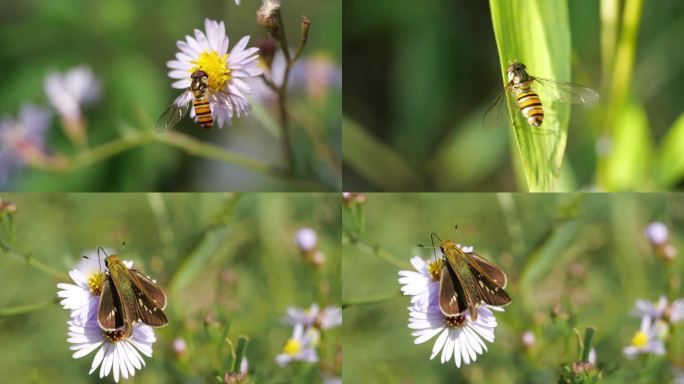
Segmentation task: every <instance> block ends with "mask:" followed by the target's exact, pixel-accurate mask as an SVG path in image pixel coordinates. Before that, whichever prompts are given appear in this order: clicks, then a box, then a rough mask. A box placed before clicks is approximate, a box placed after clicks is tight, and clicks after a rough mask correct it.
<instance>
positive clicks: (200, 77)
mask: <svg viewBox="0 0 684 384" xmlns="http://www.w3.org/2000/svg"><path fill="white" fill-rule="evenodd" d="M190 78H191V79H192V82H191V83H190V88H188V89H187V90H186V91H185V92H183V93H182V94H181V95H180V96H178V97H177V98H176V100H174V101H173V103H171V105H169V107H168V108H166V111H164V113H163V114H162V115H161V117H160V118H159V120H157V124H155V126H154V130H155V131H156V132H157V133H161V132H164V131H166V130H167V129H170V128H173V127H174V126H175V125H176V124H178V122H179V121H180V120H181V119H182V118H183V116H185V114H186V113H188V109H189V107H190V99H192V105H193V106H194V108H195V115H197V121H198V122H199V123H200V125H201V126H202V128H205V129H209V128H211V127H212V126H213V125H214V119H213V118H212V117H211V108H210V107H209V99H208V97H207V86H208V84H209V76H208V75H207V73H206V72H204V71H202V70H199V69H198V70H196V71H195V72H193V73H192V75H190Z"/></svg>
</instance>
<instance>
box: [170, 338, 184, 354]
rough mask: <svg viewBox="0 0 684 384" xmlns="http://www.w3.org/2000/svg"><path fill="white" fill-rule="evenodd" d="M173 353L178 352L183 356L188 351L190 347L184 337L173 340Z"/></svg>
mask: <svg viewBox="0 0 684 384" xmlns="http://www.w3.org/2000/svg"><path fill="white" fill-rule="evenodd" d="M172 346H173V351H174V352H176V353H177V354H179V355H182V354H184V353H185V351H187V350H188V345H187V344H186V343H185V340H184V339H183V338H182V337H177V338H175V339H174V340H173V344H172Z"/></svg>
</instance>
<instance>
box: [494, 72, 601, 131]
mask: <svg viewBox="0 0 684 384" xmlns="http://www.w3.org/2000/svg"><path fill="white" fill-rule="evenodd" d="M526 68H527V67H525V64H522V63H518V62H514V63H512V64H511V65H509V66H508V68H507V69H506V73H507V77H508V82H507V83H506V85H505V86H504V89H503V90H502V91H501V92H500V93H499V95H498V96H497V97H496V99H495V100H494V102H493V103H492V105H491V106H490V107H489V109H487V112H485V115H484V117H483V125H484V126H485V127H495V126H497V125H499V123H500V122H501V121H502V120H503V116H504V110H505V107H504V106H505V105H506V103H505V102H504V101H505V100H506V99H507V97H505V95H508V96H509V97H513V98H515V100H514V101H515V105H516V106H517V107H518V108H519V109H520V112H521V113H522V114H523V116H524V117H525V118H526V119H527V122H528V123H529V124H530V125H532V126H534V127H539V126H541V125H542V122H543V121H544V108H543V107H542V102H541V99H540V98H539V95H538V94H537V92H535V90H537V91H539V93H541V94H542V95H543V96H548V97H549V98H551V99H553V100H554V101H558V102H561V103H593V102H595V101H596V100H598V98H599V94H598V92H596V91H594V90H593V89H590V88H586V87H583V86H581V85H577V84H573V83H566V82H562V81H555V80H550V79H543V78H540V77H535V76H531V75H530V74H528V73H527V70H526ZM533 88H534V89H533Z"/></svg>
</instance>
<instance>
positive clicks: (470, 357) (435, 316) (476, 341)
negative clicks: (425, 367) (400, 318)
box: [409, 300, 503, 367]
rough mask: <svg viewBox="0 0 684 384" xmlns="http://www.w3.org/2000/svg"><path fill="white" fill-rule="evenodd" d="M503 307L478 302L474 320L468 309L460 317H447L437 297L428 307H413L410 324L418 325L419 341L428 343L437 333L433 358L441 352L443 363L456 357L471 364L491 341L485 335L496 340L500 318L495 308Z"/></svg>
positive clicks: (415, 327) (416, 329)
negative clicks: (497, 318) (481, 304)
mask: <svg viewBox="0 0 684 384" xmlns="http://www.w3.org/2000/svg"><path fill="white" fill-rule="evenodd" d="M492 309H493V310H500V311H503V309H502V308H498V307H488V306H478V307H477V319H476V320H475V321H472V320H471V317H470V313H469V311H465V312H463V313H461V314H460V315H458V316H456V317H445V316H444V315H443V314H442V311H441V310H440V309H439V305H438V304H437V301H436V300H434V301H433V302H432V303H431V304H430V305H428V306H427V308H425V309H419V308H417V307H409V328H411V329H414V331H413V332H412V333H411V335H412V336H414V337H415V338H416V339H415V340H414V343H415V344H421V343H424V342H426V341H428V340H430V339H432V338H433V337H435V336H437V335H439V336H437V339H436V340H435V344H434V345H433V347H432V355H431V356H430V359H433V358H434V357H435V356H437V354H439V353H440V352H441V356H440V361H441V362H442V364H444V363H445V362H447V361H449V360H451V357H452V356H453V357H454V362H455V363H456V366H457V367H460V366H461V362H463V363H464V364H470V363H471V362H474V361H475V360H476V359H477V355H481V354H483V353H484V352H485V351H487V345H486V344H485V343H484V342H483V341H482V340H483V339H484V340H486V341H488V342H490V343H492V342H494V329H495V328H496V325H497V322H496V318H495V317H494V315H493V314H492V311H491V310H492Z"/></svg>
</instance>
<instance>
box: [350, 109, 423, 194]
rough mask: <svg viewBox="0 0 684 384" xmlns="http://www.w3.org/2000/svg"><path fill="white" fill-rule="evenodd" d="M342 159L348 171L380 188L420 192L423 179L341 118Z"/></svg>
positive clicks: (367, 135) (370, 137)
mask: <svg viewBox="0 0 684 384" xmlns="http://www.w3.org/2000/svg"><path fill="white" fill-rule="evenodd" d="M342 157H343V158H344V161H345V162H346V163H347V164H348V165H349V166H350V167H351V168H353V169H354V170H355V171H356V172H358V173H359V174H360V175H361V176H363V177H364V178H365V179H366V180H368V181H369V182H371V183H373V184H374V185H378V186H381V188H382V189H385V190H390V191H402V190H407V189H408V190H414V191H415V190H420V189H422V186H423V180H422V179H421V177H420V175H419V174H418V173H417V172H416V171H415V170H414V169H413V168H412V167H411V165H410V164H408V163H407V162H406V160H405V159H404V158H402V157H401V156H400V155H399V154H397V153H396V152H395V151H394V150H392V149H391V148H390V147H388V146H387V145H385V144H384V143H382V142H380V141H379V140H377V139H375V138H374V137H372V136H371V135H370V134H369V133H368V132H366V131H365V130H364V129H363V128H362V127H361V126H359V125H358V124H357V123H355V122H353V121H351V120H350V119H349V118H345V117H343V118H342Z"/></svg>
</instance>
